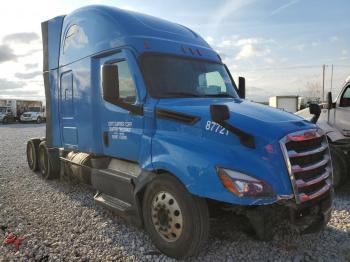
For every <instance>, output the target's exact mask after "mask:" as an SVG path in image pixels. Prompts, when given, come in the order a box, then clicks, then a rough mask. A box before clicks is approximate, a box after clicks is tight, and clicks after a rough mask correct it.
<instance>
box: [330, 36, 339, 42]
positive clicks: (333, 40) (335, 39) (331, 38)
mask: <svg viewBox="0 0 350 262" xmlns="http://www.w3.org/2000/svg"><path fill="white" fill-rule="evenodd" d="M338 40H339V37H337V36H332V37H330V38H329V41H330V42H336V41H338Z"/></svg>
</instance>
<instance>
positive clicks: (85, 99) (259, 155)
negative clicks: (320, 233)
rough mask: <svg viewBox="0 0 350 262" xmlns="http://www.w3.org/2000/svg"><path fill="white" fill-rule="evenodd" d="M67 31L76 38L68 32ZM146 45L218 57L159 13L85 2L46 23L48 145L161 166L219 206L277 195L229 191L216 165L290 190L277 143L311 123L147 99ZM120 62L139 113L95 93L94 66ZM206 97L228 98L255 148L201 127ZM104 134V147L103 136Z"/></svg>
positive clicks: (245, 105) (266, 112)
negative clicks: (187, 119)
mask: <svg viewBox="0 0 350 262" xmlns="http://www.w3.org/2000/svg"><path fill="white" fill-rule="evenodd" d="M62 20H63V25H62ZM61 25H62V28H61ZM71 35H74V36H75V37H74V39H73V38H72V39H69V38H70V37H71ZM57 43H60V44H59V45H57ZM190 49H192V50H196V51H195V52H190ZM197 50H198V51H197ZM153 52H156V53H162V54H168V55H177V56H181V57H187V58H196V59H199V60H206V61H208V60H209V61H212V62H216V63H221V60H220V58H219V56H218V55H217V53H216V52H215V51H214V50H213V49H212V48H211V47H210V46H209V45H208V44H207V43H206V42H205V41H204V40H203V39H202V38H201V37H200V36H198V35H197V34H196V33H194V32H193V31H191V30H190V29H188V28H186V27H183V26H181V25H178V24H174V23H170V22H167V21H164V20H161V19H158V18H154V17H150V16H146V15H142V14H138V13H134V12H129V11H124V10H120V9H117V8H111V7H102V6H89V7H84V8H81V9H78V10H76V11H74V12H73V13H71V14H69V15H67V16H65V17H64V18H63V17H60V18H55V19H53V20H50V22H49V56H50V60H49V61H51V62H52V64H50V67H49V69H50V75H49V82H50V89H51V94H52V97H51V105H52V120H53V129H52V130H53V134H52V136H53V140H52V141H53V145H52V146H54V147H64V148H65V149H75V150H79V151H83V152H90V153H94V154H96V155H108V156H112V157H118V158H123V159H127V160H130V161H135V162H138V163H139V165H140V167H142V168H143V169H146V170H150V171H152V170H165V171H168V172H170V173H172V174H173V175H175V176H176V177H178V178H179V179H180V180H181V181H182V183H183V184H184V185H185V186H186V187H187V188H188V190H189V191H190V192H191V193H193V194H195V195H198V196H202V197H207V198H211V199H215V200H219V201H224V202H227V203H233V204H241V205H253V204H254V205H259V204H269V203H274V202H276V200H277V199H276V198H275V197H272V198H270V199H263V198H262V199H252V198H238V197H236V196H234V195H233V194H231V193H230V192H229V191H227V190H226V189H225V188H224V187H223V185H222V183H221V182H220V180H219V178H218V175H217V173H216V167H225V168H229V169H233V170H237V171H240V172H243V173H246V174H249V175H251V176H253V177H256V178H258V179H261V180H264V181H265V182H267V183H269V184H270V185H271V186H272V188H273V190H274V193H275V194H276V195H289V194H292V193H293V192H292V187H291V183H290V180H289V176H288V173H287V169H286V164H285V162H284V159H283V156H282V152H281V149H280V147H279V144H278V141H279V140H280V139H281V138H282V137H284V136H285V135H287V134H288V133H291V132H294V131H298V130H303V129H310V128H315V125H313V124H311V123H309V122H306V121H303V120H302V119H301V118H299V117H297V116H295V115H292V114H289V113H286V112H282V111H280V110H276V109H272V108H269V107H267V106H263V105H258V104H255V103H251V102H248V101H245V100H242V99H238V98H209V97H208V98H172V99H165V98H162V99H154V98H152V97H150V96H149V94H148V92H147V87H146V85H145V83H144V79H143V77H142V72H141V69H140V66H139V65H140V58H141V56H142V55H143V54H145V53H153ZM55 61H56V62H55ZM118 61H127V63H128V69H129V71H130V73H131V76H132V80H133V82H134V84H135V86H136V89H137V99H136V102H135V105H142V106H143V111H144V113H143V115H141V116H140V115H136V114H131V113H130V112H129V111H127V110H125V109H122V108H120V107H118V106H116V105H113V104H110V103H108V102H106V101H104V100H103V99H102V95H101V78H100V67H101V66H102V65H103V64H106V63H113V62H118ZM55 63H56V64H55ZM67 76H69V77H67ZM69 81H70V82H69ZM70 84H71V86H70ZM66 89H67V90H68V91H65V90H66ZM67 97H68V98H67ZM70 99H71V100H70ZM211 104H225V105H227V106H228V107H229V110H230V119H229V120H228V121H229V122H230V123H232V124H233V125H235V126H236V127H238V128H240V129H241V130H243V131H246V132H248V133H250V134H252V135H254V137H255V140H256V149H251V148H248V147H245V146H243V145H242V144H241V143H240V141H239V140H238V139H237V137H236V136H235V135H233V134H231V133H229V134H228V135H221V134H218V133H216V132H210V131H208V130H206V125H207V121H210V120H211V118H210V113H209V107H210V105H211ZM157 108H159V109H168V110H171V111H176V112H182V113H186V114H189V115H194V116H198V117H200V121H198V122H197V123H195V124H194V125H188V124H185V123H181V122H177V121H172V120H166V119H161V118H157V117H156V115H155V112H156V109H157ZM129 123H131V124H129ZM130 125H131V128H130V129H127V128H129V127H130ZM120 127H122V128H123V130H127V132H126V139H125V140H123V139H116V140H114V139H113V136H118V135H120V134H119V133H118V134H116V133H115V132H114V131H113V130H119V128H120ZM105 132H106V133H107V134H108V137H109V141H110V144H109V145H108V146H106V145H104V143H103V135H104V133H105ZM120 137H122V136H120ZM267 145H272V148H273V152H272V153H268V152H267V151H266V150H265V146H267Z"/></svg>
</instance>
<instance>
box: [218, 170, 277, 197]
mask: <svg viewBox="0 0 350 262" xmlns="http://www.w3.org/2000/svg"><path fill="white" fill-rule="evenodd" d="M217 172H218V175H219V178H220V180H221V182H222V184H223V185H224V187H225V188H226V189H227V190H229V191H230V192H231V193H233V194H235V195H236V196H238V197H271V196H273V191H272V188H271V186H270V185H269V184H267V183H266V182H264V181H261V180H258V179H256V178H254V177H251V176H248V175H246V174H243V173H240V172H237V171H234V170H230V169H224V168H218V169H217Z"/></svg>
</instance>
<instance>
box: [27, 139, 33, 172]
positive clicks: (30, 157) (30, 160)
mask: <svg viewBox="0 0 350 262" xmlns="http://www.w3.org/2000/svg"><path fill="white" fill-rule="evenodd" d="M34 154H35V152H34V147H33V145H32V144H29V145H28V153H27V158H28V164H29V166H30V167H31V168H32V167H33V164H34Z"/></svg>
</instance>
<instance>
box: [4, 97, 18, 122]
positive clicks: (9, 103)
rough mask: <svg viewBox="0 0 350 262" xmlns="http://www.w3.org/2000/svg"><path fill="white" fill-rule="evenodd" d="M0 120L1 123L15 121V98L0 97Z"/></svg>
mask: <svg viewBox="0 0 350 262" xmlns="http://www.w3.org/2000/svg"><path fill="white" fill-rule="evenodd" d="M0 108H1V109H0V121H1V123H3V124H9V123H13V122H16V116H17V115H16V100H13V99H0Z"/></svg>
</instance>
